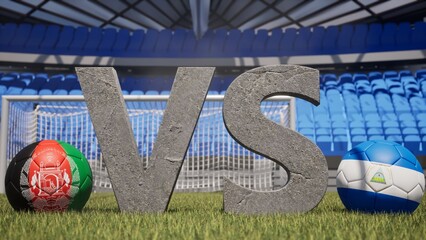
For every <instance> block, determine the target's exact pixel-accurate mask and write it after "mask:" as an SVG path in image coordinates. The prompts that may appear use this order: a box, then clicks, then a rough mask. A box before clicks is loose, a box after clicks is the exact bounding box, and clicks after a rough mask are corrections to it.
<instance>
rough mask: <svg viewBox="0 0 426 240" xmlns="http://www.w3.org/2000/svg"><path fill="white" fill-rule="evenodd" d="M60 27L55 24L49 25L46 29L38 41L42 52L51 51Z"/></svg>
mask: <svg viewBox="0 0 426 240" xmlns="http://www.w3.org/2000/svg"><path fill="white" fill-rule="evenodd" d="M60 30H61V28H60V27H59V26H57V25H49V26H48V27H47V30H46V34H45V36H44V38H43V40H42V42H41V43H40V49H41V50H43V52H44V53H50V52H52V51H53V48H54V47H55V44H56V42H57V41H58V38H59V32H60Z"/></svg>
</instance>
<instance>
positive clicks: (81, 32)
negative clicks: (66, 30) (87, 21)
mask: <svg viewBox="0 0 426 240" xmlns="http://www.w3.org/2000/svg"><path fill="white" fill-rule="evenodd" d="M88 36H89V28H88V27H78V28H77V29H76V30H75V34H74V37H73V40H72V42H71V44H70V46H69V49H70V51H71V52H72V53H75V54H83V53H84V52H83V47H84V45H85V44H86V42H87V38H88Z"/></svg>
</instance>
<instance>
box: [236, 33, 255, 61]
mask: <svg viewBox="0 0 426 240" xmlns="http://www.w3.org/2000/svg"><path fill="white" fill-rule="evenodd" d="M255 37H256V35H255V34H254V30H253V29H246V30H244V31H243V34H242V36H241V40H240V43H239V44H238V55H239V56H251V49H252V46H253V41H254V39H255Z"/></svg>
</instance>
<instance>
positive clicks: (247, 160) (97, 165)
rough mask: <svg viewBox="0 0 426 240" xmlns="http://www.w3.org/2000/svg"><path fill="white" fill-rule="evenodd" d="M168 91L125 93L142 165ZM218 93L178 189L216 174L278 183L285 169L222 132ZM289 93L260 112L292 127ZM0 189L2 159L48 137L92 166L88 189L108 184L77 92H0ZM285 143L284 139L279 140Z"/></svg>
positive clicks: (207, 107)
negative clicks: (71, 148)
mask: <svg viewBox="0 0 426 240" xmlns="http://www.w3.org/2000/svg"><path fill="white" fill-rule="evenodd" d="M168 98H169V96H168V95H125V96H124V100H125V101H126V105H127V108H128V112H129V117H130V122H131V124H132V128H133V130H134V133H135V140H136V142H137V144H138V149H139V151H140V155H141V159H142V161H143V162H144V165H145V166H146V165H147V164H148V161H149V155H150V153H151V152H150V151H151V150H152V146H153V144H154V142H155V138H156V134H157V131H158V128H159V126H160V124H161V120H162V115H163V113H164V110H165V106H166V102H167V100H168ZM223 98H224V96H223V95H208V96H207V97H206V102H205V103H204V106H203V110H202V113H201V114H200V118H199V121H198V123H197V127H196V130H195V131H194V135H193V138H192V139H191V143H190V146H189V148H188V152H187V156H186V158H185V161H184V165H183V167H182V170H181V172H180V175H179V178H178V182H177V184H176V190H178V191H218V190H221V189H222V178H223V177H228V178H231V179H232V180H233V181H235V182H236V183H238V184H240V185H242V186H245V187H248V188H251V189H256V190H273V189H277V188H278V187H281V186H283V185H284V184H285V183H286V181H287V173H286V172H285V170H284V169H282V168H281V167H279V166H278V165H277V164H275V163H274V162H272V161H270V160H268V159H265V158H263V157H261V156H259V155H256V154H254V153H251V152H250V151H248V150H246V149H244V148H242V147H241V146H240V145H238V143H236V142H235V141H234V140H233V139H232V138H231V137H230V136H229V134H228V133H227V131H226V129H225V127H224V125H223V119H222V105H223ZM295 107H296V106H295V99H294V98H293V97H288V96H274V97H271V98H268V99H266V100H265V101H263V102H262V105H261V110H262V112H263V113H264V114H265V115H266V116H267V117H268V118H269V119H271V120H273V121H275V122H277V123H278V124H280V125H283V126H286V127H289V128H291V129H293V130H295V128H296V111H295ZM1 111H2V112H1V128H0V181H1V182H0V193H4V192H5V186H4V178H5V174H6V169H7V166H8V163H9V162H10V161H11V160H12V158H13V156H15V155H16V154H17V153H18V152H19V151H20V150H21V149H22V148H23V147H25V146H26V145H28V144H30V143H32V142H35V141H39V140H43V139H54V140H62V141H66V142H69V143H70V144H72V145H74V146H76V147H77V148H78V149H79V150H80V151H82V152H83V154H84V155H85V156H86V158H87V159H88V160H89V163H90V165H91V167H92V172H93V182H94V190H95V191H97V190H99V191H101V190H103V189H104V190H105V189H110V188H111V184H110V183H109V179H108V174H107V171H106V169H105V166H104V163H103V161H102V153H101V151H100V149H99V145H98V143H97V139H96V134H95V133H94V130H93V126H92V124H91V121H90V115H89V113H88V111H87V108H86V105H85V102H84V97H83V96H82V95H63V96H62V95H45V96H40V95H31V96H24V95H7V96H2V106H1ZM283 144H285V143H283Z"/></svg>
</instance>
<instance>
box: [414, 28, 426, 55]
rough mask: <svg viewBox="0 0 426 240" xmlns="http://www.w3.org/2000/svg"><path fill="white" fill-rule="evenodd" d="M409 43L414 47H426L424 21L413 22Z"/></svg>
mask: <svg viewBox="0 0 426 240" xmlns="http://www.w3.org/2000/svg"><path fill="white" fill-rule="evenodd" d="M411 44H412V47H413V48H415V49H425V48H426V22H416V23H414V30H413V32H412V35H411Z"/></svg>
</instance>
